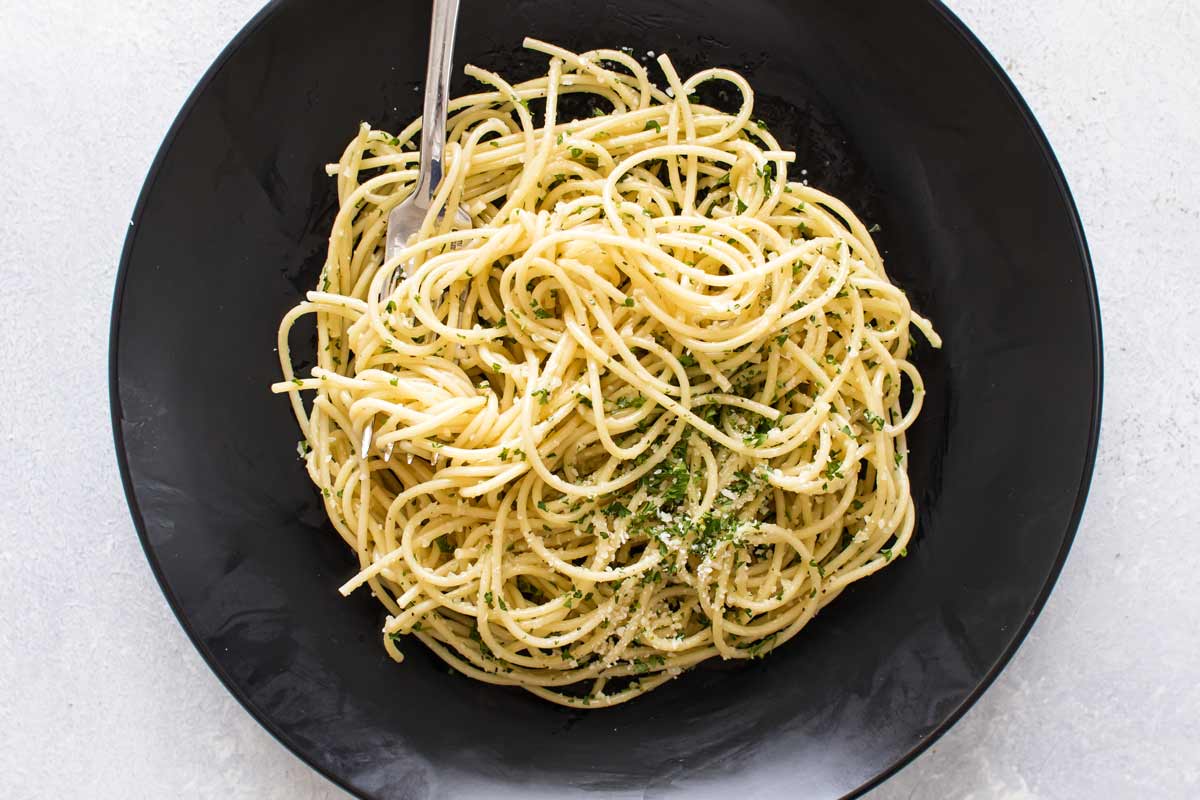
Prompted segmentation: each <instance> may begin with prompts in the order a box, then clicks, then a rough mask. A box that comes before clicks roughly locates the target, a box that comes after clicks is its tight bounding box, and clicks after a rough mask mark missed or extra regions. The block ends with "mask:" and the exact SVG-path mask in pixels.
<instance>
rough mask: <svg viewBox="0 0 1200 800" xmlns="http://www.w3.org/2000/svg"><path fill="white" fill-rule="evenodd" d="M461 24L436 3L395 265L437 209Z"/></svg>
mask: <svg viewBox="0 0 1200 800" xmlns="http://www.w3.org/2000/svg"><path fill="white" fill-rule="evenodd" d="M457 22H458V0H433V19H432V21H431V22H430V25H429V61H428V63H427V64H426V66H425V108H424V109H423V110H422V112H421V161H420V164H419V165H418V167H417V186H416V188H415V189H413V193H412V194H410V195H409V196H408V197H406V198H404V200H403V202H401V203H400V205H398V206H396V207H395V208H393V209H392V211H391V213H390V214H388V225H387V236H386V238H385V240H384V258H385V259H386V260H387V261H391V260H392V256H394V255H395V254H396V253H397V252H399V251H400V250H401V249H402V248H404V247H405V246H406V245H407V244H408V240H409V239H410V238H411V237H412V235H413V234H414V233H417V232H418V231H419V230H421V223H423V222H424V221H425V216H426V215H427V214H428V213H429V209H430V207H431V206H432V205H433V196H434V194H435V193H436V192H437V187H438V184H439V183H441V181H442V153H443V151H444V150H445V149H446V108H447V106H448V105H449V103H450V68H451V67H450V62H451V57H452V56H453V55H454V28H455V26H456V24H457ZM454 224H455V227H458V228H469V227H471V217H470V216H468V214H467V212H466V211H465V210H464V209H462V208H459V209H458V213H457V214H456V215H455V216H454ZM402 270H403V267H401V268H398V269H396V270H393V272H392V274H391V275H389V276H388V279H387V280H386V281H384V282H383V286H382V287H381V290H380V295H379V296H380V299H382V298H384V297H387V296H389V295H390V294H391V293H392V292H394V291H396V287H397V286H399V285H400V281H401V280H402V279H403V277H402ZM372 429H373V425H372V421H371V420H368V421H367V425H366V427H365V428H363V435H362V458H363V459H366V457H367V453H368V452H369V451H370V449H371V436H372Z"/></svg>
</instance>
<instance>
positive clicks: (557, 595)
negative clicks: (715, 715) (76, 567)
mask: <svg viewBox="0 0 1200 800" xmlns="http://www.w3.org/2000/svg"><path fill="white" fill-rule="evenodd" d="M526 47H529V48H531V49H533V50H535V51H539V52H541V53H544V54H545V55H547V56H548V57H549V68H548V72H547V74H546V75H545V76H543V77H539V78H537V79H534V80H528V81H525V82H522V83H516V84H510V83H508V82H507V81H505V80H504V79H503V78H501V77H500V76H499V75H496V74H494V73H491V72H488V71H486V70H482V69H478V68H476V67H468V68H467V70H466V72H467V74H468V75H470V76H472V77H474V78H476V79H478V80H479V81H480V82H481V83H483V84H484V85H485V89H484V90H482V91H480V92H478V93H476V94H471V95H468V96H465V97H460V98H458V99H456V100H454V101H452V102H451V104H450V118H449V121H448V128H447V130H448V131H449V133H448V140H449V141H448V143H447V147H446V154H445V155H446V160H445V164H444V167H445V174H444V178H443V180H442V182H441V184H440V186H439V188H438V190H437V197H436V199H435V202H434V204H433V206H434V208H444V209H446V211H447V213H445V214H444V215H440V216H439V215H437V214H434V213H431V214H430V215H429V216H428V217H427V219H426V220H425V222H424V226H423V227H422V229H421V231H420V233H419V234H418V235H416V236H415V237H414V238H413V239H412V240H411V241H410V242H409V244H408V246H407V247H406V248H405V249H403V250H402V251H401V252H400V253H399V254H398V255H397V256H396V257H395V258H394V259H392V260H391V261H390V262H387V263H384V255H383V254H384V237H385V233H386V223H387V216H388V212H389V210H390V209H391V208H392V207H394V206H395V205H397V204H398V203H399V202H400V201H401V200H403V199H404V198H405V197H406V196H407V195H408V194H409V193H410V192H411V191H412V190H413V187H414V185H415V181H416V177H417V176H416V164H417V152H416V144H415V137H417V135H418V134H419V131H420V120H417V121H415V122H413V123H412V124H410V125H409V126H408V127H407V128H405V129H404V130H403V131H401V132H400V133H399V134H398V135H395V136H392V135H390V134H389V133H386V132H384V131H381V130H375V129H373V128H371V127H370V126H369V125H367V124H365V123H364V124H363V125H362V126H361V127H360V129H359V131H358V135H357V136H356V137H355V138H354V139H353V140H352V141H351V142H350V144H349V146H348V147H347V148H346V150H345V152H344V153H343V155H342V158H341V160H340V161H339V162H338V163H337V164H331V165H329V167H328V172H329V174H330V175H332V176H336V178H337V186H338V196H339V200H340V208H339V210H338V212H337V216H336V218H335V220H334V223H333V229H332V233H331V235H330V239H329V251H328V258H327V260H326V263H325V267H324V270H323V272H322V275H321V277H320V284H319V287H318V288H317V289H316V290H315V291H312V292H309V293H308V295H307V299H306V300H305V301H304V302H302V303H300V304H299V305H297V306H296V307H295V308H293V309H292V310H291V311H289V312H288V314H287V315H286V316H285V317H284V318H283V321H282V323H281V325H280V329H279V343H278V344H279V354H280V362H281V366H282V370H283V378H284V379H283V380H282V381H281V382H279V383H277V384H275V385H274V387H273V389H274V391H276V392H281V393H287V394H289V395H290V398H291V403H292V407H293V410H294V411H295V414H296V418H297V420H298V421H299V424H300V428H301V431H302V432H303V435H304V440H303V441H302V442H301V444H300V452H301V455H302V456H303V457H304V459H305V461H306V464H307V468H308V473H309V476H310V477H311V479H312V481H313V482H314V483H315V484H316V485H317V487H318V488H319V489H320V490H321V493H322V494H323V495H324V499H325V507H326V510H327V512H328V514H329V518H330V520H331V522H332V524H333V526H334V527H335V528H336V529H337V531H338V533H340V534H341V536H342V537H343V538H344V539H345V540H346V543H347V544H348V545H350V547H351V548H353V549H354V551H355V552H356V553H357V554H358V559H359V564H360V567H361V570H360V571H359V573H358V574H357V575H356V576H354V577H353V578H352V579H351V580H349V581H348V582H347V583H346V584H345V585H344V586H342V587H341V591H342V593H343V594H348V593H350V592H352V591H354V590H355V589H357V588H359V587H361V586H363V585H367V586H368V587H369V589H370V591H371V592H372V593H373V594H374V595H375V596H376V597H377V598H379V600H380V601H381V602H382V603H383V604H384V605H385V606H386V608H387V612H388V616H387V621H386V624H385V625H384V628H383V634H384V635H383V642H384V646H385V648H386V649H387V651H388V653H389V654H391V656H392V657H393V658H395V659H396V660H397V661H399V660H401V658H402V656H401V653H400V649H399V645H400V643H401V642H402V641H403V637H406V636H415V637H416V638H418V639H419V640H420V641H421V642H423V643H424V644H425V645H426V646H428V647H429V648H430V649H432V650H433V652H435V653H436V654H437V655H438V656H440V657H441V658H443V659H444V660H445V661H446V662H447V663H449V664H450V665H451V666H452V667H453V668H454V669H456V670H458V671H460V672H462V673H464V674H466V675H468V676H470V677H473V678H477V679H479V680H482V681H488V682H491V683H496V684H509V685H517V686H521V687H523V688H525V689H527V690H529V691H530V692H533V693H534V694H536V695H538V696H540V697H543V698H545V699H547V700H551V701H554V702H556V703H561V704H565V705H570V706H578V707H597V706H608V705H613V704H616V703H620V702H622V701H625V700H628V699H630V698H632V697H635V696H637V695H638V694H640V693H643V692H646V691H649V690H651V689H653V688H655V687H657V686H659V685H661V684H662V683H663V682H665V681H667V680H669V679H670V678H672V677H673V676H675V675H677V674H679V672H680V671H681V670H684V669H687V668H688V667H691V666H693V665H695V664H697V663H699V662H701V661H704V660H705V659H709V658H713V657H720V658H724V659H749V658H754V657H757V656H762V655H764V654H766V653H767V652H769V651H771V650H773V649H774V648H776V647H778V646H779V645H781V644H782V643H784V642H786V641H787V640H788V639H790V638H791V637H793V636H795V635H796V633H797V632H799V631H800V629H801V628H803V627H804V626H805V624H807V623H808V621H809V620H811V619H812V617H813V616H814V615H815V614H816V613H817V612H818V610H820V609H821V608H822V607H823V606H824V605H825V604H827V603H829V602H830V601H832V600H833V599H834V598H835V597H837V596H838V594H839V593H840V592H841V591H842V590H843V589H844V588H845V587H846V586H848V585H849V584H851V583H853V582H854V581H856V580H859V579H861V578H864V577H866V576H868V575H870V574H872V573H874V572H876V571H878V570H880V569H882V568H884V567H885V566H886V565H887V564H888V563H889V562H890V561H891V560H892V559H893V558H894V557H896V556H901V555H904V554H905V548H906V545H907V544H908V541H909V539H910V537H911V535H912V532H913V527H914V520H915V513H914V508H913V502H912V498H911V495H910V490H909V483H908V475H907V473H906V469H905V466H906V464H905V459H906V447H905V430H906V429H907V428H908V427H909V426H910V425H911V424H912V422H913V420H914V419H915V418H916V417H917V415H918V413H919V412H920V410H921V402H922V398H923V394H922V390H923V386H922V383H921V377H920V375H919V374H918V372H917V370H916V369H915V368H914V366H913V365H912V364H911V363H910V362H909V360H908V355H909V352H910V348H911V346H912V341H911V339H910V329H911V328H916V329H917V330H919V331H921V333H922V334H923V335H924V337H925V338H926V339H927V340H928V341H929V342H930V343H932V344H933V346H935V347H937V346H940V340H939V339H938V337H937V334H936V333H935V332H934V331H933V329H932V327H931V326H930V324H929V323H928V322H927V321H926V320H925V319H923V318H922V317H920V316H919V315H917V314H916V313H915V312H914V311H913V310H912V309H911V308H910V306H909V302H908V300H907V298H906V297H905V295H904V293H903V292H902V291H901V290H900V289H899V288H897V287H896V286H895V285H893V284H892V283H891V282H890V281H889V280H888V278H887V275H886V273H885V272H884V268H883V263H882V261H881V259H880V256H879V252H878V251H877V249H876V247H875V244H874V243H873V242H872V239H871V236H870V234H869V232H868V231H867V229H866V228H865V227H864V226H863V224H862V223H861V222H860V221H859V220H858V218H857V217H856V216H855V215H854V214H853V213H852V212H851V211H850V209H848V208H847V207H846V206H845V205H844V204H843V203H841V202H840V201H839V200H837V199H836V198H834V197H832V196H830V195H828V194H825V193H822V192H820V191H818V190H817V189H814V188H812V187H809V186H807V185H805V184H804V183H802V182H795V181H789V180H788V177H787V171H788V166H789V164H790V163H791V162H792V161H793V160H794V155H793V154H792V153H790V152H786V151H784V150H781V149H780V147H779V144H778V142H777V141H776V140H775V139H774V138H773V136H772V135H771V133H770V132H769V131H768V130H767V129H766V128H765V126H763V125H762V124H761V123H757V122H755V121H753V120H752V113H753V93H752V91H751V89H750V86H749V85H748V84H747V83H746V81H745V80H744V79H743V78H742V77H741V76H740V75H738V74H737V73H735V72H732V71H729V70H726V69H706V70H703V71H701V72H699V73H697V74H695V75H693V76H692V77H690V78H687V79H686V80H685V79H683V78H681V77H680V76H679V75H678V74H677V73H676V71H675V69H674V68H673V67H672V64H671V62H670V60H669V59H668V58H667V57H666V56H665V55H664V56H660V57H659V58H658V60H657V61H658V65H659V66H660V67H661V69H662V73H663V74H664V76H665V79H666V86H667V88H665V89H660V88H659V87H658V86H656V85H655V84H654V83H652V82H651V80H650V77H649V75H648V73H647V71H646V69H644V68H643V66H642V65H641V64H640V63H639V62H638V61H637V59H635V58H634V57H633V56H631V55H630V54H629V53H627V52H623V51H620V50H596V51H592V52H589V53H584V54H575V53H571V52H568V51H566V50H563V49H560V48H558V47H555V46H552V45H549V44H546V43H543V42H539V41H535V40H527V41H526ZM710 82H720V83H724V84H727V85H728V86H730V87H732V88H733V89H734V90H735V91H736V92H737V93H738V94H740V96H741V102H740V106H739V107H738V108H737V110H736V111H735V112H734V113H727V112H724V111H720V110H718V109H716V108H714V107H712V106H710V105H706V104H703V103H702V102H701V101H700V99H699V97H698V96H697V95H696V94H695V93H696V92H697V90H698V89H700V88H701V87H702V86H704V85H705V84H709V83H710ZM576 95H582V96H583V97H584V98H587V99H590V100H591V101H593V102H594V104H595V105H596V106H597V108H596V110H595V111H594V115H593V116H590V117H585V118H583V119H572V120H569V121H568V120H563V119H560V115H559V106H560V104H564V103H567V102H568V101H567V98H569V97H570V98H571V101H569V102H575V101H577V100H579V99H581V98H579V97H575V96H576ZM459 208H462V209H465V210H466V211H467V213H468V214H469V215H470V218H471V220H472V221H473V227H472V228H471V229H470V230H454V229H453V228H452V227H451V223H452V221H453V220H454V217H455V213H456V212H457V210H458V209H459ZM397 270H400V271H401V272H402V274H403V279H402V280H401V281H399V282H398V286H397V288H396V289H395V290H394V291H393V292H392V293H391V294H390V295H389V296H381V293H382V291H383V288H384V287H385V286H387V285H388V283H389V278H390V276H391V274H392V273H393V272H395V271H397ZM307 314H314V315H315V317H316V331H317V366H316V367H314V368H313V369H312V370H311V374H309V375H307V376H300V375H297V374H296V373H295V371H294V368H293V366H292V360H291V355H290V351H289V344H288V340H289V332H290V331H291V329H292V326H293V324H294V323H295V322H296V320H297V319H298V318H300V317H301V316H303V315H307ZM906 383H907V387H905V386H904V384H906ZM309 391H311V392H313V393H314V395H315V396H314V398H313V400H312V404H311V408H310V409H309V410H306V408H305V406H304V404H303V403H302V401H301V392H309ZM910 397H911V399H909V398H910ZM371 432H373V435H372V433H371Z"/></svg>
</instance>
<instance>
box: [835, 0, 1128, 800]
mask: <svg viewBox="0 0 1200 800" xmlns="http://www.w3.org/2000/svg"><path fill="white" fill-rule="evenodd" d="M928 2H929V4H930V5H931V6H932V7H933V8H934V10H935V11H937V12H938V13H939V14H941V15H942V18H943V19H945V20H946V22H947V23H949V25H950V27H951V28H953V29H954V30H955V31H956V32H957V33H958V35H959V36H961V37H962V38H963V39H965V40H966V42H967V44H968V45H970V46H971V48H972V49H973V50H975V52H976V53H978V54H979V55H980V56H981V57H982V58H983V61H984V63H985V64H987V65H988V67H989V68H990V69H991V71H992V74H993V75H995V76H996V78H997V79H998V80H999V81H1000V84H1001V85H1002V86H1003V87H1004V91H1005V93H1006V94H1007V95H1008V96H1009V99H1010V100H1011V101H1012V102H1013V103H1015V104H1016V106H1017V108H1018V110H1019V111H1020V112H1021V117H1022V118H1023V119H1024V121H1025V126H1026V127H1027V128H1028V129H1029V132H1030V133H1031V134H1033V138H1034V140H1035V141H1036V142H1037V144H1038V146H1039V148H1040V149H1041V152H1042V158H1043V159H1044V160H1045V162H1046V166H1047V167H1048V168H1049V170H1050V174H1051V176H1053V178H1054V182H1055V184H1056V185H1057V186H1058V192H1059V195H1060V196H1061V198H1062V200H1063V201H1064V202H1065V203H1066V205H1067V210H1068V212H1069V213H1070V220H1071V227H1072V228H1074V230H1075V238H1076V240H1077V243H1078V246H1079V252H1080V255H1082V256H1083V264H1084V270H1083V275H1082V276H1081V277H1082V278H1083V283H1084V287H1085V289H1086V291H1087V295H1088V306H1089V308H1088V311H1089V316H1090V317H1091V328H1092V357H1093V358H1094V359H1095V363H1096V370H1095V372H1094V373H1093V376H1092V407H1091V409H1090V410H1089V413H1090V414H1091V424H1090V425H1089V428H1088V446H1087V453H1086V454H1085V456H1084V467H1083V472H1082V474H1081V475H1080V478H1079V490H1078V492H1077V494H1076V495H1075V507H1074V508H1073V509H1072V510H1071V519H1070V521H1069V522H1068V523H1067V526H1066V529H1065V531H1064V534H1065V535H1064V538H1063V543H1062V547H1061V548H1060V549H1059V551H1058V555H1057V556H1056V557H1055V559H1054V565H1053V567H1051V569H1050V574H1049V575H1048V576H1047V577H1046V583H1045V585H1043V586H1042V590H1041V591H1040V592H1039V593H1038V596H1037V598H1036V599H1035V600H1034V602H1033V606H1032V607H1031V608H1030V609H1029V613H1028V615H1027V616H1026V617H1025V621H1024V623H1022V625H1021V627H1020V628H1019V629H1018V630H1017V631H1016V632H1015V633H1014V634H1013V639H1012V642H1011V643H1010V644H1009V646H1008V648H1007V649H1006V650H1005V651H1004V652H1003V653H1001V654H1000V658H999V659H997V661H996V664H995V665H994V666H993V667H992V669H991V670H990V671H989V672H988V673H987V674H986V675H985V676H984V677H983V679H982V680H981V681H980V682H979V685H978V686H976V687H975V689H974V691H972V692H971V693H970V694H968V695H967V696H966V697H965V698H964V699H963V701H962V703H961V704H960V705H959V706H958V708H956V709H954V711H953V712H951V713H950V715H949V716H947V717H946V719H945V720H944V721H943V722H942V724H941V725H939V726H937V727H936V728H934V729H933V731H931V732H930V734H929V735H928V736H926V737H925V738H924V739H923V740H922V741H921V742H920V743H918V744H917V745H916V746H915V747H914V748H913V749H912V750H910V751H909V752H908V753H907V754H906V755H904V756H903V757H901V758H900V759H898V760H897V761H896V762H895V763H893V764H892V765H891V766H889V767H888V768H887V769H885V770H883V771H882V772H880V773H879V775H877V776H875V777H874V778H873V779H871V780H869V781H867V782H866V783H864V784H862V785H861V786H859V787H858V788H857V789H855V790H854V791H852V792H850V793H849V794H846V795H844V796H843V797H842V800H853V798H857V797H862V796H863V795H864V794H866V793H867V792H869V791H870V790H871V789H874V788H876V787H877V786H880V785H881V784H882V783H883V782H884V781H886V780H887V779H888V778H890V777H892V776H893V775H895V774H896V773H897V772H899V771H900V770H901V769H903V768H904V767H906V766H908V765H909V764H911V763H912V762H913V760H915V759H916V757H917V756H919V755H920V754H921V753H923V752H925V750H926V749H927V748H928V747H929V746H930V745H932V744H933V743H934V742H936V741H937V740H938V739H940V738H941V737H942V736H943V735H944V734H945V733H946V731H948V730H950V728H951V727H953V726H954V724H955V723H956V722H958V721H959V720H960V719H961V718H962V716H963V715H964V714H966V713H967V710H968V709H970V708H971V706H973V705H975V703H976V702H977V701H978V700H979V698H980V697H982V696H983V693H984V692H986V691H987V690H988V688H990V687H991V685H992V684H993V683H994V682H995V680H996V679H997V678H998V677H1000V673H1001V672H1003V671H1004V668H1005V667H1007V666H1008V664H1009V662H1010V661H1012V657H1013V656H1014V655H1016V654H1017V650H1019V649H1020V647H1021V644H1022V643H1023V642H1024V641H1025V637H1026V636H1028V635H1029V632H1030V631H1031V630H1032V629H1033V623H1034V622H1036V621H1037V618H1038V615H1039V614H1041V612H1042V608H1043V607H1045V605H1046V601H1047V600H1048V599H1049V598H1050V592H1052V591H1053V590H1054V585H1055V583H1057V581H1058V576H1059V575H1060V574H1061V573H1062V568H1063V565H1064V564H1066V562H1067V554H1068V553H1069V552H1070V550H1071V544H1072V543H1073V542H1074V541H1075V535H1076V533H1078V531H1079V522H1080V520H1081V519H1082V518H1083V507H1084V505H1085V504H1086V503H1087V496H1088V489H1089V488H1090V487H1091V483H1092V475H1093V473H1094V472H1095V469H1096V451H1097V449H1098V448H1099V445H1100V418H1101V411H1102V405H1103V388H1104V342H1103V333H1102V331H1101V324H1100V296H1099V293H1098V291H1097V289H1096V272H1095V265H1094V264H1093V263H1092V254H1091V251H1090V250H1089V249H1088V243H1087V236H1086V235H1085V234H1084V232H1083V220H1082V219H1080V216H1079V207H1078V206H1077V205H1076V204H1075V198H1074V197H1073V196H1072V195H1071V188H1070V186H1069V185H1068V184H1067V178H1066V175H1065V174H1064V173H1063V169H1062V165H1061V164H1060V163H1059V161H1058V157H1057V156H1055V155H1054V148H1053V147H1051V145H1050V140H1049V139H1048V138H1047V137H1046V133H1045V131H1043V130H1042V127H1041V125H1039V124H1038V121H1037V117H1035V116H1034V114H1033V109H1031V108H1030V107H1029V104H1028V103H1027V102H1025V98H1024V97H1022V96H1021V92H1020V91H1019V90H1018V89H1017V87H1016V84H1014V83H1013V81H1012V79H1011V78H1010V77H1008V73H1007V72H1005V71H1004V67H1002V66H1000V63H999V62H998V61H996V59H995V57H994V56H993V55H992V54H991V52H990V51H989V50H988V49H987V47H986V46H984V44H983V42H982V41H980V39H979V37H978V36H976V35H975V34H974V32H972V31H971V29H970V28H969V27H967V25H966V23H964V22H963V21H962V20H961V19H959V18H958V16H957V15H956V14H955V13H954V12H953V11H951V10H950V9H949V8H947V7H946V5H945V4H944V3H942V2H941V0H928Z"/></svg>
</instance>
